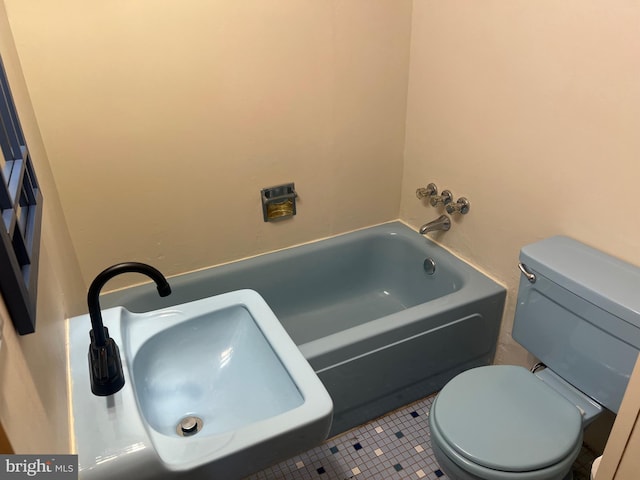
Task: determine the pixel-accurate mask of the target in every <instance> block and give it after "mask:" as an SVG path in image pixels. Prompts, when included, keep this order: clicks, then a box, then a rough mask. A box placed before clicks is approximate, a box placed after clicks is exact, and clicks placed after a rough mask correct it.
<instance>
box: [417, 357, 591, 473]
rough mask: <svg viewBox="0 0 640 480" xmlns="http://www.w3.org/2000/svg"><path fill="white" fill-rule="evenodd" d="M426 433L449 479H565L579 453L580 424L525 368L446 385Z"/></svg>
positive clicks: (473, 374) (480, 371)
mask: <svg viewBox="0 0 640 480" xmlns="http://www.w3.org/2000/svg"><path fill="white" fill-rule="evenodd" d="M429 427H430V430H431V445H432V448H433V451H434V454H435V457H436V460H437V461H438V463H439V464H440V467H441V468H442V470H443V471H444V472H446V473H447V474H448V475H449V477H450V478H452V479H453V480H507V479H509V480H520V479H521V480H562V479H568V478H571V476H570V473H571V466H572V465H573V462H574V461H575V459H576V457H577V456H578V454H579V453H580V448H581V447H582V431H583V428H582V427H583V417H582V415H581V412H580V410H579V409H578V408H576V406H575V405H573V404H572V403H571V402H570V401H568V400H567V399H566V398H565V397H563V396H562V395H561V394H559V393H558V392H556V391H555V390H553V389H552V388H551V387H549V386H548V385H547V384H546V383H545V382H544V381H543V380H541V379H539V378H538V377H537V376H535V375H534V374H532V373H530V372H529V371H528V370H527V369H525V368H522V367H517V366H506V365H503V366H491V367H479V368H475V369H472V370H468V371H466V372H464V373H462V374H460V375H458V376H457V377H455V378H454V379H453V380H452V381H451V382H449V383H448V384H447V385H446V386H445V387H444V388H443V389H442V390H441V392H440V393H439V394H438V397H437V398H436V399H435V400H434V402H433V405H432V407H431V411H430V414H429Z"/></svg>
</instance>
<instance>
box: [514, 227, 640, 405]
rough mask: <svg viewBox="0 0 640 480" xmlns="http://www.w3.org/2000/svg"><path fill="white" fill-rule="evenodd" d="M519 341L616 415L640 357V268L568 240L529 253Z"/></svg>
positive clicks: (524, 253) (517, 322)
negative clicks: (533, 276)
mask: <svg viewBox="0 0 640 480" xmlns="http://www.w3.org/2000/svg"><path fill="white" fill-rule="evenodd" d="M520 262H521V263H522V264H524V265H525V266H526V269H527V270H528V271H530V272H531V273H533V274H534V275H535V277H536V278H535V282H533V283H532V282H530V281H529V280H528V279H527V278H526V277H525V276H524V275H522V276H521V278H520V286H519V289H518V303H517V307H516V314H515V319H514V326H513V338H514V339H515V340H516V341H517V342H518V343H520V344H521V345H522V346H523V347H525V348H526V349H527V350H528V351H529V352H531V353H532V354H533V355H535V356H536V357H538V358H539V359H540V361H542V362H543V363H544V364H546V365H547V367H549V368H550V369H551V370H553V371H554V372H555V373H557V374H558V375H559V376H560V377H562V378H563V379H564V380H566V381H567V382H568V383H570V384H571V385H573V386H574V387H576V388H577V389H578V390H580V391H582V392H583V393H585V394H587V395H588V396H590V397H591V398H593V399H594V400H595V401H596V402H598V403H599V404H601V405H603V406H604V407H606V408H608V409H609V410H611V411H613V412H616V413H617V412H618V409H619V408H620V403H621V401H622V397H623V395H624V392H625V389H626V387H627V383H628V381H629V377H630V375H631V371H632V370H633V367H634V364H635V361H636V358H637V356H638V351H639V350H640V268H638V267H636V266H634V265H631V264H629V263H626V262H623V261H622V260H619V259H617V258H614V257H612V256H610V255H607V254H605V253H603V252H601V251H599V250H596V249H594V248H591V247H589V246H587V245H584V244H582V243H580V242H578V241H576V240H573V239H571V238H568V237H564V236H556V237H551V238H548V239H546V240H542V241H540V242H536V243H533V244H531V245H527V246H525V247H524V248H523V249H522V250H521V252H520Z"/></svg>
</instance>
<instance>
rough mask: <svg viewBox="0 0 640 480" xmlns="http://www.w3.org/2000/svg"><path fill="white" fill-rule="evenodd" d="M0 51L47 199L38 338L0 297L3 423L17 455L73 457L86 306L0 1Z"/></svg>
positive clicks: (0, 408) (0, 406)
mask: <svg viewBox="0 0 640 480" xmlns="http://www.w3.org/2000/svg"><path fill="white" fill-rule="evenodd" d="M0 54H2V59H3V61H4V64H5V68H6V70H7V76H8V79H9V83H10V85H11V88H12V91H13V95H14V99H15V102H16V107H17V109H18V113H19V115H20V119H21V122H22V127H23V130H24V133H25V137H26V140H27V144H28V145H29V148H30V152H31V158H32V161H33V164H34V167H35V169H36V171H37V172H38V180H39V182H40V187H41V189H42V192H43V196H44V212H43V224H42V244H41V250H40V267H39V270H40V273H39V283H38V306H37V319H36V333H34V334H31V335H26V336H23V337H18V336H17V335H16V333H15V331H14V329H13V325H12V324H11V321H10V319H9V317H8V314H7V311H6V309H5V306H4V302H3V301H2V298H1V297H0V323H2V324H3V325H2V328H1V331H2V343H1V346H0V422H1V423H2V427H3V429H4V431H5V432H6V434H7V435H8V437H9V440H10V442H11V445H12V447H13V449H14V450H15V451H16V453H45V452H46V453H49V452H51V453H57V452H59V453H65V452H69V450H70V445H69V425H68V417H69V415H68V395H67V361H66V333H65V319H66V318H67V317H68V316H70V315H75V314H78V313H79V312H81V311H82V310H83V309H84V305H83V298H84V294H85V291H86V289H85V285H84V284H83V282H82V279H81V276H80V270H79V267H78V262H77V260H76V257H75V253H74V252H73V248H72V247H71V241H70V237H69V233H68V231H67V228H66V224H65V218H64V215H63V213H62V208H61V205H60V201H59V199H58V193H57V191H56V186H55V183H54V181H53V175H52V173H51V169H50V166H49V163H48V159H47V154H46V151H45V149H44V145H43V144H42V139H41V138H40V133H39V131H38V125H37V122H36V119H35V117H34V114H33V110H32V108H31V104H30V100H29V95H28V93H27V90H26V86H25V82H24V78H23V75H22V71H21V69H20V63H19V61H18V57H17V55H16V50H15V45H14V43H13V39H12V36H11V31H10V27H9V23H8V22H7V16H6V13H5V6H4V2H2V1H0Z"/></svg>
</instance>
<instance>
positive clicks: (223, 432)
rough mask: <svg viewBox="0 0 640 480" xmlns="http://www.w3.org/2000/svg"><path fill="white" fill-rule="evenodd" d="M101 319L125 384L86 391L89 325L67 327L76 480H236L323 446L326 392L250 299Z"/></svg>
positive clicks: (246, 295) (116, 312)
mask: <svg viewBox="0 0 640 480" xmlns="http://www.w3.org/2000/svg"><path fill="white" fill-rule="evenodd" d="M102 317H103V321H104V324H105V326H106V327H108V328H109V332H110V335H111V338H113V339H114V341H115V342H116V343H117V344H119V345H120V346H121V354H122V356H123V369H124V374H125V382H126V383H125V386H124V388H123V389H122V390H121V391H119V392H117V393H116V394H114V395H111V396H109V397H97V396H95V395H93V394H92V393H91V389H90V386H89V373H88V363H87V349H88V344H89V334H88V331H89V328H90V321H89V316H88V315H84V316H81V317H75V318H73V319H71V320H70V328H69V330H70V360H71V374H72V379H73V393H72V401H73V415H74V423H75V425H74V430H75V434H76V445H77V450H78V454H79V462H80V472H81V473H80V478H82V479H84V478H87V479H89V478H90V479H94V478H95V479H102V478H105V479H106V478H115V477H116V476H117V475H118V474H122V475H125V476H126V477H128V478H137V479H143V478H175V477H181V476H183V475H185V476H188V478H190V479H192V478H193V479H196V478H225V479H233V478H242V477H243V476H245V475H248V474H249V473H251V472H254V471H257V470H260V469H262V468H264V467H266V466H268V465H270V464H272V463H275V462H277V461H280V460H282V459H283V458H287V457H291V456H293V455H295V454H297V453H299V452H301V451H303V450H306V449H308V448H311V447H313V446H315V445H317V444H319V443H321V442H322V441H323V440H324V439H325V438H326V436H327V434H328V432H329V427H330V424H331V414H332V403H331V399H330V397H329V394H328V393H327V391H326V389H325V388H324V386H323V385H322V383H321V382H320V380H319V379H318V377H317V376H316V374H315V373H314V372H313V370H312V368H311V367H310V366H309V364H308V363H307V361H306V360H305V358H304V357H303V356H302V354H301V353H300V352H299V350H298V348H297V347H296V345H295V344H294V343H293V341H292V340H291V339H290V338H289V336H288V335H287V333H286V332H285V331H284V329H283V328H282V326H281V325H280V323H279V322H278V320H277V318H276V317H275V315H274V314H273V312H272V311H271V309H270V308H269V307H268V305H267V304H266V303H265V302H264V300H263V299H262V297H260V295H259V294H258V293H256V292H254V291H252V290H240V291H237V292H231V293H227V294H224V295H218V296H215V297H211V298H207V299H203V300H198V301H195V302H190V303H187V304H183V305H178V306H175V307H171V308H167V309H163V310H157V311H153V312H148V313H143V314H136V313H131V312H129V311H127V310H126V309H124V308H121V307H117V308H112V309H109V310H105V311H103V312H102ZM274 452H277V454H276V453H274Z"/></svg>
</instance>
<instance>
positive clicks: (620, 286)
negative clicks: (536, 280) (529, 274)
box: [520, 235, 640, 328]
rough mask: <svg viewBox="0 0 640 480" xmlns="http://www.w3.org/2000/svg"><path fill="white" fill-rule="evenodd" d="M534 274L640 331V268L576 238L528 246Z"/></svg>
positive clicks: (524, 253) (524, 258)
mask: <svg viewBox="0 0 640 480" xmlns="http://www.w3.org/2000/svg"><path fill="white" fill-rule="evenodd" d="M520 261H521V262H522V263H523V264H525V265H526V266H527V267H528V268H529V269H530V270H533V271H535V272H537V273H538V274H540V275H543V276H545V277H546V278H548V279H549V280H550V281H552V282H554V283H556V284H558V285H560V286H561V287H563V288H565V289H567V290H569V291H571V292H573V293H575V294H576V295H578V296H579V297H581V298H583V299H584V300H587V301H588V302H590V303H592V304H594V305H596V306H598V307H600V308H601V309H603V310H605V311H607V312H609V313H611V314H612V315H615V316H617V317H619V318H621V319H623V320H625V321H626V322H628V323H629V324H631V325H633V326H634V327H636V328H640V295H639V294H638V292H639V289H640V268H638V267H636V266H635V265H632V264H630V263H627V262H625V261H623V260H620V259H619V258H615V257H613V256H611V255H608V254H606V253H604V252H601V251H600V250H596V249H595V248H593V247H589V246H588V245H585V244H583V243H581V242H579V241H577V240H574V239H572V238H569V237H566V236H562V235H558V236H554V237H550V238H547V239H545V240H541V241H539V242H535V243H532V244H529V245H526V246H524V247H523V248H522V250H521V251H520Z"/></svg>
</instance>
